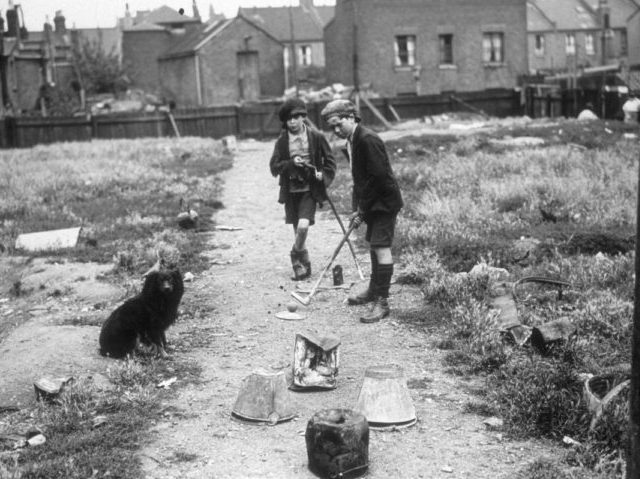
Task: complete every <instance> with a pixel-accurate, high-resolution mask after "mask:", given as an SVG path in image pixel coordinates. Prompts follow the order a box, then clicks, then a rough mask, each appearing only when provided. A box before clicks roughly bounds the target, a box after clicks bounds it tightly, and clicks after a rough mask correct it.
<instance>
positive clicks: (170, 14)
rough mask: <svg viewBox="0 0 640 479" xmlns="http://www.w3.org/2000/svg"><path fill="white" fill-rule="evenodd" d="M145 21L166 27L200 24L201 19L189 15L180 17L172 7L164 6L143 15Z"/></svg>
mask: <svg viewBox="0 0 640 479" xmlns="http://www.w3.org/2000/svg"><path fill="white" fill-rule="evenodd" d="M143 18H144V21H145V22H147V23H155V24H160V25H166V24H170V23H199V22H200V19H198V18H193V17H190V16H188V15H180V14H179V13H178V12H177V11H175V10H174V9H173V8H171V7H167V6H166V5H163V6H161V7H158V8H156V9H155V10H151V11H150V12H149V13H146V14H143Z"/></svg>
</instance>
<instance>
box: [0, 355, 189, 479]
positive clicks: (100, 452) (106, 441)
mask: <svg viewBox="0 0 640 479" xmlns="http://www.w3.org/2000/svg"><path fill="white" fill-rule="evenodd" d="M172 376H177V377H178V378H180V380H179V381H178V382H177V383H174V386H172V388H179V387H182V386H184V385H186V384H189V383H193V382H197V381H199V377H200V368H199V366H198V365H197V364H195V363H192V362H187V361H182V360H174V361H171V363H168V362H167V361H163V360H155V359H146V360H145V359H144V358H139V359H137V360H136V361H122V362H118V363H116V364H115V365H114V366H113V367H112V368H111V369H110V370H109V378H110V379H111V381H112V382H113V383H114V385H115V389H114V390H112V391H110V392H107V393H105V392H101V391H97V390H96V387H95V385H94V384H93V383H92V382H91V381H90V380H88V379H85V380H83V381H80V382H75V383H72V384H71V385H70V386H68V387H66V388H65V389H64V390H63V392H62V394H61V395H60V396H59V398H57V399H56V400H55V402H53V403H39V404H38V407H37V408H36V409H35V410H34V411H30V412H28V413H27V412H23V413H16V415H14V416H12V417H10V418H9V421H7V423H9V424H10V425H11V428H12V429H13V430H16V431H20V430H22V431H26V430H29V429H31V430H34V429H37V430H38V431H40V432H41V433H42V434H43V435H44V436H45V438H46V442H45V443H44V444H43V445H41V446H37V447H28V448H24V449H21V450H20V452H19V454H18V455H15V456H13V457H11V456H7V455H0V473H2V476H1V477H16V478H17V477H20V478H43V479H44V478H47V479H50V478H60V479H63V478H64V479H76V478H77V479H85V478H87V477H127V478H131V479H135V478H138V477H143V476H142V468H141V464H140V459H139V457H138V456H137V453H138V450H139V449H140V447H141V445H142V444H144V443H145V441H146V440H147V438H148V430H149V427H150V424H151V423H152V422H153V421H154V420H156V419H157V418H159V417H160V416H161V415H163V414H164V415H166V414H167V411H166V409H165V408H163V402H164V401H165V400H167V399H169V396H170V395H171V394H172V393H173V389H170V390H165V389H158V388H156V384H157V383H158V382H160V381H162V380H163V379H168V378H170V377H172ZM98 419H99V420H98Z"/></svg>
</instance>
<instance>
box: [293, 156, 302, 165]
mask: <svg viewBox="0 0 640 479" xmlns="http://www.w3.org/2000/svg"><path fill="white" fill-rule="evenodd" d="M293 164H294V165H296V166H299V167H303V166H304V160H303V159H302V157H301V156H294V157H293Z"/></svg>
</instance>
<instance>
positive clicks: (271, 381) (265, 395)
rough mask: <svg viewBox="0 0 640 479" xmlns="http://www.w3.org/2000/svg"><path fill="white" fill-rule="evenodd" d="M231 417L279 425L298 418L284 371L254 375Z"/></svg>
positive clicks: (246, 382) (246, 381) (247, 380)
mask: <svg viewBox="0 0 640 479" xmlns="http://www.w3.org/2000/svg"><path fill="white" fill-rule="evenodd" d="M231 414H232V415H233V416H235V417H237V418H240V419H245V420H249V421H260V422H268V423H269V424H277V423H279V422H282V421H287V420H289V419H291V418H293V417H294V416H295V412H294V410H293V408H292V406H291V398H290V393H289V389H288V388H287V379H286V377H285V375H284V372H283V371H278V372H276V373H270V372H267V371H261V370H260V371H254V372H253V373H251V374H250V375H249V376H247V377H246V378H244V379H243V380H242V385H241V386H240V391H239V392H238V397H237V399H236V403H235V405H234V406H233V410H232V412H231Z"/></svg>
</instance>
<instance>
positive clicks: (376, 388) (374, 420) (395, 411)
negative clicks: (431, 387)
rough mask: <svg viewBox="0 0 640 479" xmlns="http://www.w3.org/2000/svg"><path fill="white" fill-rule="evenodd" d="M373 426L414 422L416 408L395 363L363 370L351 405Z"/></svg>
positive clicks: (396, 425) (381, 426)
mask: <svg viewBox="0 0 640 479" xmlns="http://www.w3.org/2000/svg"><path fill="white" fill-rule="evenodd" d="M354 409H355V410H356V411H359V412H361V413H362V414H364V416H365V417H366V418H367V421H368V423H369V427H371V428H372V429H385V428H391V427H408V426H412V425H413V424H415V423H416V421H417V418H416V410H415V407H414V406H413V401H412V400H411V395H410V394H409V388H408V387H407V383H406V381H405V378H404V373H403V371H402V368H401V367H400V366H398V365H395V364H389V365H382V366H371V367H368V368H367V369H366V370H365V373H364V380H363V381H362V387H361V388H360V394H359V395H358V400H357V402H356V406H355V408H354Z"/></svg>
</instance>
